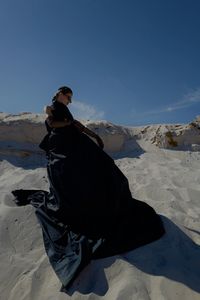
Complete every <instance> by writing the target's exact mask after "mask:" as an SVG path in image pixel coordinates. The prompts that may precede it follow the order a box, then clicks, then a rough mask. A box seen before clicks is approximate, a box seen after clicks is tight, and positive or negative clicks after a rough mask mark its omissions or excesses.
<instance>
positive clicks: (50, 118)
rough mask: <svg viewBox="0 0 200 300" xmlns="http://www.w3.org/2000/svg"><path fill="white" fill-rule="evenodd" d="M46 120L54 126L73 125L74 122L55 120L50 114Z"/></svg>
mask: <svg viewBox="0 0 200 300" xmlns="http://www.w3.org/2000/svg"><path fill="white" fill-rule="evenodd" d="M46 121H47V123H48V125H49V126H50V127H52V128H60V127H65V126H67V125H71V124H72V123H73V121H67V120H64V121H55V119H54V117H53V116H48V117H47V118H46Z"/></svg>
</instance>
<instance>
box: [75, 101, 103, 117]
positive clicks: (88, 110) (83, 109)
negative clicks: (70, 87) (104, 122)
mask: <svg viewBox="0 0 200 300" xmlns="http://www.w3.org/2000/svg"><path fill="white" fill-rule="evenodd" d="M70 105H71V107H72V109H73V112H74V114H75V116H76V117H77V118H80V119H86V120H99V119H102V118H104V117H105V112H104V111H99V110H97V109H96V108H95V107H94V106H92V105H89V104H86V103H83V102H80V101H77V100H73V102H72V104H70Z"/></svg>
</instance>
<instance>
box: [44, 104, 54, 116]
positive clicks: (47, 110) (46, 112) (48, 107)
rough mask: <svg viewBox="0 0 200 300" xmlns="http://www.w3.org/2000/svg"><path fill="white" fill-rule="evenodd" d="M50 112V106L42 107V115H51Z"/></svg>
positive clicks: (51, 108)
mask: <svg viewBox="0 0 200 300" xmlns="http://www.w3.org/2000/svg"><path fill="white" fill-rule="evenodd" d="M52 110H53V107H52V106H51V105H45V106H44V113H45V114H47V115H48V116H49V115H52Z"/></svg>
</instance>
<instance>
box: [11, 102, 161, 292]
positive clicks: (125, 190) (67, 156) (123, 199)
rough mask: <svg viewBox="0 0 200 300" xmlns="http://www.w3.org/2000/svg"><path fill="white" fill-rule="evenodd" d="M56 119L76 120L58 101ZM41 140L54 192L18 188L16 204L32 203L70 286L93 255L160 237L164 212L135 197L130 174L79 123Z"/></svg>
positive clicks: (53, 256)
mask: <svg viewBox="0 0 200 300" xmlns="http://www.w3.org/2000/svg"><path fill="white" fill-rule="evenodd" d="M52 106H53V108H54V110H53V116H54V118H55V120H58V121H62V120H64V119H68V120H73V116H72V114H71V113H70V111H69V109H68V108H67V106H66V105H64V104H62V103H60V102H58V101H54V103H53V104H52ZM45 124H46V128H47V131H48V133H47V135H46V136H45V137H44V139H43V140H42V141H41V143H40V145H39V146H40V147H41V148H42V149H43V150H44V151H46V155H47V159H48V163H47V175H48V180H49V184H50V187H49V192H47V191H43V190H23V189H20V190H14V191H12V193H13V195H14V196H15V199H14V201H15V203H16V204H17V205H26V204H32V205H33V206H34V207H35V208H36V210H35V214H36V216H37V218H38V221H39V223H40V224H41V227H42V233H43V240H44V246H45V250H46V253H47V255H48V257H49V261H50V263H51V265H52V267H53V269H54V271H55V273H56V274H57V276H58V278H59V279H60V281H61V283H62V286H63V287H65V288H68V287H69V286H70V284H71V283H72V282H73V280H74V279H75V277H76V275H77V274H78V273H79V272H80V271H81V270H82V269H83V268H84V266H86V265H87V264H88V263H89V262H90V260H91V259H97V258H102V257H107V256H111V255H115V254H119V253H122V252H126V251H130V250H133V249H135V248H137V247H139V246H142V245H145V244H147V243H150V242H153V241H155V240H156V239H158V238H160V237H161V236H162V235H163V234H164V232H165V230H164V227H163V224H162V221H161V219H160V217H159V216H158V215H157V214H156V212H155V211H154V210H153V208H152V207H150V206H149V205H148V204H146V203H145V202H142V201H139V200H136V199H134V198H132V195H131V192H130V189H129V183H128V179H127V178H126V176H125V175H124V174H123V173H122V172H121V170H120V169H119V168H118V167H117V166H116V165H115V162H114V160H113V159H112V158H111V157H110V156H109V155H108V154H107V153H106V152H104V151H103V150H102V149H101V148H100V147H99V146H98V145H97V144H96V143H95V142H94V141H93V140H92V139H91V138H90V137H88V136H87V135H86V134H84V133H82V132H80V131H79V130H78V129H77V128H76V127H75V125H74V124H73V123H72V124H71V125H66V126H65V127H62V128H50V127H49V126H48V124H47V122H46V121H45Z"/></svg>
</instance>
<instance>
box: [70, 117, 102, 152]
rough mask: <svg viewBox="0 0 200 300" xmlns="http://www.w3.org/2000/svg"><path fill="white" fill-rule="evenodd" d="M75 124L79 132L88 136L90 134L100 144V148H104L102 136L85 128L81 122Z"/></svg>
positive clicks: (75, 121)
mask: <svg viewBox="0 0 200 300" xmlns="http://www.w3.org/2000/svg"><path fill="white" fill-rule="evenodd" d="M73 124H74V125H75V126H76V127H77V128H78V130H79V131H81V132H84V133H86V134H88V135H89V136H91V137H93V138H95V139H96V140H97V143H98V144H99V147H100V148H102V149H103V148H104V143H103V141H102V139H101V138H100V136H98V134H96V133H95V132H94V131H92V130H90V129H89V128H87V127H85V126H84V125H83V124H81V122H79V121H77V120H74V122H73Z"/></svg>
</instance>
